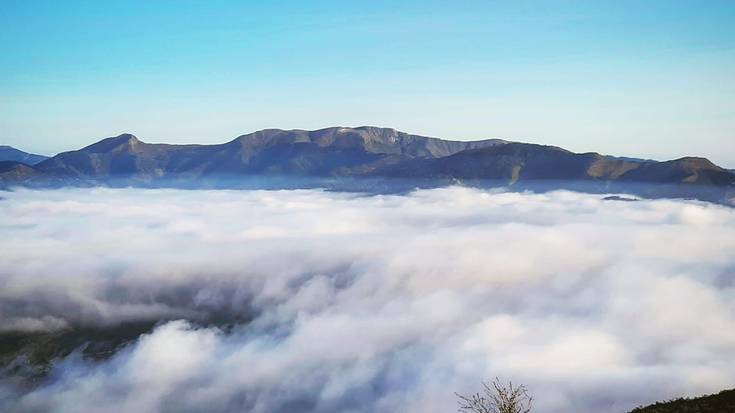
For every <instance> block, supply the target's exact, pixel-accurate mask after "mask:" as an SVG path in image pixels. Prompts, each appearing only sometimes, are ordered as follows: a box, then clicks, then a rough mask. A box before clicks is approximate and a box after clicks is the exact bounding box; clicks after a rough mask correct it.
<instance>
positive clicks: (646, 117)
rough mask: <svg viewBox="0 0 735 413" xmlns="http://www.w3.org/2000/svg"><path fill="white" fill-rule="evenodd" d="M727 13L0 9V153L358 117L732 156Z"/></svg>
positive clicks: (734, 32) (570, 4)
mask: <svg viewBox="0 0 735 413" xmlns="http://www.w3.org/2000/svg"><path fill="white" fill-rule="evenodd" d="M460 3H461V4H460ZM734 20H735V2H731V1H706V2H695V1H592V2H575V1H543V2H541V1H539V2H526V1H514V2H510V1H508V2H498V1H464V2H450V1H431V0H424V1H404V2H389V1H370V2H367V1H355V2H344V1H315V2H298V1H278V2H255V1H175V2H174V1H156V2H147V1H137V0H131V1H125V2H94V1H76V0H75V1H65V2H56V1H33V0H31V1H28V0H24V1H15V0H2V1H0V51H1V52H2V53H0V144H9V145H12V146H16V147H18V148H20V149H23V150H28V151H34V152H40V153H44V154H53V153H56V152H59V151H63V150H70V149H76V148H78V147H81V146H83V145H86V144H89V143H91V142H93V141H96V140H98V139H100V138H103V137H107V136H112V135H117V134H119V133H122V132H131V133H134V134H135V135H137V136H138V137H139V138H141V139H142V140H144V141H149V142H164V141H165V142H171V143H190V142H198V143H216V142H224V141H227V140H230V139H232V138H234V137H236V136H238V135H240V134H243V133H248V132H251V131H254V130H258V129H262V128H268V127H278V128H284V129H290V128H302V129H317V128H321V127H327V126H335V125H341V126H359V125H375V126H385V127H393V128H396V129H399V130H403V131H406V132H411V133H417V134H423V135H429V136H438V137H442V138H451V139H462V140H467V139H478V138H490V137H502V138H506V139H511V140H519V141H527V142H537V143H547V144H554V145H559V146H563V147H566V148H568V149H571V150H575V151H599V152H603V153H609V154H617V155H629V156H639V157H651V158H656V159H670V158H676V157H680V156H683V155H700V156H706V157H709V158H710V159H712V160H713V161H715V162H716V163H719V164H721V165H724V166H728V167H735V25H733V24H732V22H733V21H734Z"/></svg>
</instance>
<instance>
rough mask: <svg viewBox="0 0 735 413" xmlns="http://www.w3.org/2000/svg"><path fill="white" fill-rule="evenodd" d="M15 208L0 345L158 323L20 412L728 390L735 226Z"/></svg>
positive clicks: (425, 408) (566, 209)
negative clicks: (78, 330)
mask: <svg viewBox="0 0 735 413" xmlns="http://www.w3.org/2000/svg"><path fill="white" fill-rule="evenodd" d="M3 198H4V199H2V200H0V256H1V258H2V264H1V265H0V286H1V288H0V330H2V331H4V332H9V331H25V332H42V331H54V330H60V329H65V328H69V326H75V325H98V326H108V325H109V326H114V325H115V324H116V323H120V322H123V321H137V320H165V321H162V322H161V323H160V324H159V326H158V327H157V328H156V329H155V330H153V332H152V333H151V334H147V335H143V336H141V337H140V338H139V339H138V340H136V341H135V342H133V343H131V344H130V345H128V346H127V347H126V348H125V349H124V350H122V351H121V352H119V353H118V354H117V355H115V356H114V357H112V358H111V359H109V360H107V361H104V362H90V361H84V360H81V359H80V358H79V357H70V358H68V359H67V360H62V361H60V362H59V363H58V364H57V366H56V368H55V371H54V372H53V374H52V377H53V379H52V380H50V381H49V382H48V383H46V384H44V385H42V386H40V387H38V388H36V389H35V390H33V391H31V392H29V393H26V394H16V395H11V396H9V397H6V399H5V402H4V406H3V408H4V409H5V410H9V411H23V412H33V411H53V412H100V411H105V412H203V411H206V412H245V411H247V412H262V413H286V412H289V413H299V412H324V413H327V412H334V413H336V412H409V413H419V412H421V413H433V412H436V413H439V412H443V413H446V412H452V411H456V407H457V404H456V397H455V395H454V392H455V391H458V392H462V393H470V392H474V391H477V390H479V388H480V382H481V381H482V380H488V379H492V378H494V377H496V376H497V377H500V378H501V380H513V381H514V382H517V383H524V384H526V385H527V387H528V388H529V390H530V392H531V393H532V394H533V396H534V399H535V409H534V411H535V412H539V413H562V412H565V413H574V412H592V411H594V412H602V413H605V412H625V411H627V410H630V409H631V408H632V407H634V406H637V405H639V404H647V403H650V402H653V401H655V400H661V399H668V398H671V397H675V396H682V395H696V394H701V393H708V392H714V391H719V390H722V389H724V388H728V387H730V388H731V387H735V366H734V365H733V360H735V210H733V209H732V208H727V207H721V206H716V205H713V204H707V203H703V202H697V201H673V200H657V201H639V202H621V201H604V200H602V199H601V198H602V197H601V196H599V195H589V194H580V193H574V192H566V191H558V192H551V193H546V194H532V193H512V192H493V191H482V190H477V189H470V188H462V187H450V188H443V189H433V190H419V191H416V192H412V193H410V194H407V195H383V196H362V195H359V194H350V193H332V192H325V191H319V190H289V191H184V190H139V189H100V188H97V189H62V190H52V191H31V190H18V191H15V192H9V193H5V194H3ZM223 317H224V318H229V319H231V320H234V321H236V322H237V323H238V324H237V327H235V328H234V329H232V330H228V331H226V332H225V331H222V330H220V329H219V328H217V327H213V326H210V327H201V325H203V324H205V325H206V323H207V320H210V319H213V318H217V319H222V318H223ZM6 396H7V395H6Z"/></svg>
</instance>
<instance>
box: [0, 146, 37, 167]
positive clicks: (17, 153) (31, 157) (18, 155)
mask: <svg viewBox="0 0 735 413" xmlns="http://www.w3.org/2000/svg"><path fill="white" fill-rule="evenodd" d="M46 159H48V157H47V156H44V155H38V154H35V153H30V152H25V151H21V150H20V149H17V148H14V147H12V146H9V145H0V161H14V162H22V163H24V164H26V165H35V164H37V163H39V162H41V161H44V160H46Z"/></svg>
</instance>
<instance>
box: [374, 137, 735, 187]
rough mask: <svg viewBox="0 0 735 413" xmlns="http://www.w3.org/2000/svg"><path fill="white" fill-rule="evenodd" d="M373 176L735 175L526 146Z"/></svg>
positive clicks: (686, 162)
mask: <svg viewBox="0 0 735 413" xmlns="http://www.w3.org/2000/svg"><path fill="white" fill-rule="evenodd" d="M376 173H378V174H382V175H387V176H401V177H404V176H412V177H432V178H460V179H494V180H507V181H509V182H511V183H513V182H517V181H519V180H546V179H552V180H596V181H620V182H639V183H666V184H672V183H690V184H708V185H725V186H729V185H733V184H735V175H734V174H732V173H731V172H729V171H727V170H726V169H723V168H720V167H718V166H717V165H715V164H713V163H712V162H710V161H709V160H707V159H704V158H694V157H687V158H681V159H676V160H673V161H666V162H655V161H638V160H627V159H625V158H615V157H610V156H603V155H600V154H598V153H581V154H580V153H574V152H570V151H567V150H565V149H562V148H557V147H555V146H544V145H535V144H527V143H507V144H504V145H496V146H494V147H486V148H480V149H471V150H465V151H461V152H457V153H455V154H453V155H449V156H445V157H443V158H439V159H415V160H411V161H409V162H402V163H399V164H395V165H389V166H385V167H382V168H380V169H378V170H377V171H376Z"/></svg>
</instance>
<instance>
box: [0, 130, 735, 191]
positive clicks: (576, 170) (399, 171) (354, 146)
mask: <svg viewBox="0 0 735 413" xmlns="http://www.w3.org/2000/svg"><path fill="white" fill-rule="evenodd" d="M0 154H1V153H0ZM3 159H5V160H4V161H0V187H10V186H42V187H46V186H61V185H99V184H105V185H130V186H189V187H211V186H237V183H238V182H240V181H243V180H247V179H252V178H254V177H266V178H267V177H270V178H274V177H287V179H295V178H297V177H298V178H301V179H304V178H313V179H322V180H323V179H332V180H335V179H337V180H340V179H341V180H345V179H350V180H352V178H369V179H370V182H383V183H384V182H389V181H391V180H388V178H394V179H393V181H396V182H397V181H398V180H402V181H410V182H418V181H420V182H423V183H429V182H474V183H480V182H492V183H495V184H500V185H513V186H517V187H520V188H523V187H529V186H533V185H537V186H538V185H541V186H548V185H549V184H551V183H552V182H554V183H558V182H565V183H567V184H566V186H568V185H570V184H571V183H574V185H576V186H583V187H589V188H598V189H600V190H609V189H615V188H616V187H620V186H625V185H626V184H629V185H632V186H637V187H645V188H646V191H647V194H644V195H653V196H691V197H696V198H702V199H707V200H715V201H722V200H729V199H730V197H731V196H732V195H733V190H735V174H734V173H733V172H732V171H729V170H726V169H724V168H721V167H719V166H717V165H715V164H713V163H712V162H710V161H709V160H707V159H705V158H699V157H684V158H680V159H676V160H670V161H664V162H657V161H652V160H643V159H635V158H623V157H613V156H606V155H601V154H599V153H593V152H590V153H574V152H571V151H568V150H565V149H562V148H559V147H555V146H546V145H537V144H528V143H519V142H510V141H505V140H501V139H487V140H478V141H452V140H444V139H438V138H431V137H425V136H419V135H412V134H407V133H404V132H399V131H396V130H395V129H389V128H377V127H368V126H363V127H357V128H345V127H331V128H325V129H319V130H314V131H306V130H281V129H266V130H262V131H258V132H254V133H250V134H247V135H242V136H239V137H237V138H236V139H234V140H232V141H230V142H227V143H223V144H215V145H169V144H151V143H146V142H142V141H140V140H139V139H138V138H136V137H135V136H133V135H131V134H122V135H119V136H115V137H110V138H106V139H102V140H101V141H99V142H96V143H94V144H92V145H89V146H86V147H84V148H81V149H78V150H74V151H69V152H63V153H60V154H58V155H56V156H53V157H51V158H48V159H44V160H41V161H40V162H34V161H33V160H31V159H29V158H25V159H18V158H7V157H5V158H4V157H2V156H0V160H3ZM223 182H224V183H225V184H222V183H223ZM554 185H556V184H554ZM674 190H675V191H677V193H671V191H674ZM639 192H640V191H639Z"/></svg>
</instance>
